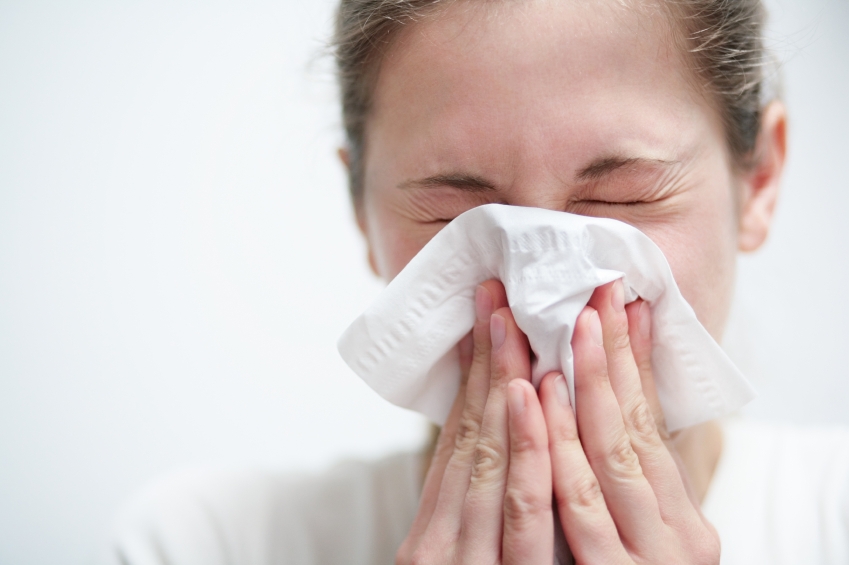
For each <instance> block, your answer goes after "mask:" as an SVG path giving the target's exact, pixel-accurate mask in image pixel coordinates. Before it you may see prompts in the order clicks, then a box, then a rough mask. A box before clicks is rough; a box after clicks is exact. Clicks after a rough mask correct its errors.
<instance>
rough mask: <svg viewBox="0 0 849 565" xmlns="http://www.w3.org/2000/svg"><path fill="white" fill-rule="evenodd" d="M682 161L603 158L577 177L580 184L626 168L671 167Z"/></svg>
mask: <svg viewBox="0 0 849 565" xmlns="http://www.w3.org/2000/svg"><path fill="white" fill-rule="evenodd" d="M680 164H681V163H680V161H667V160H664V159H646V158H643V157H603V158H601V159H599V160H597V161H594V162H593V163H591V164H590V165H589V166H587V167H584V168H583V169H581V170H580V171H579V172H578V174H576V175H575V180H576V181H578V182H583V181H588V180H599V179H601V178H603V177H605V176H607V175H609V174H611V173H613V172H614V171H617V170H619V169H623V168H625V167H632V166H633V167H636V166H649V167H671V166H674V165H680Z"/></svg>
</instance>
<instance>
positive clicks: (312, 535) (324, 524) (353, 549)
mask: <svg viewBox="0 0 849 565" xmlns="http://www.w3.org/2000/svg"><path fill="white" fill-rule="evenodd" d="M420 476H421V458H420V456H419V455H417V454H400V455H396V456H393V457H388V458H385V459H381V460H378V461H372V462H363V461H349V462H345V463H341V464H339V465H336V466H335V467H333V468H332V469H330V470H329V471H327V472H324V473H320V474H315V475H306V474H299V475H294V474H284V473H273V472H215V471H185V472H181V473H177V474H173V475H171V476H168V477H165V478H163V479H161V480H159V481H157V482H155V483H154V484H153V485H151V486H150V487H148V488H147V489H145V490H144V491H143V492H141V493H140V494H139V495H137V496H136V497H135V498H134V499H133V500H132V501H131V502H130V503H129V504H128V505H127V507H126V508H125V509H124V510H123V512H122V513H121V514H120V516H119V518H118V520H117V522H116V528H115V532H114V535H113V542H112V544H111V547H110V554H111V557H110V559H111V560H112V562H113V563H121V564H129V565H161V564H165V563H168V564H171V565H194V564H198V565H200V564H204V565H218V564H224V563H227V564H250V565H264V564H266V563H298V564H311V563H381V562H385V563H391V562H392V561H393V559H394V553H395V549H396V548H397V546H398V545H399V544H400V542H401V540H402V539H403V536H404V535H405V534H406V532H407V530H408V529H409V525H410V524H411V523H412V519H413V516H414V514H415V509H416V505H417V503H418V496H419V482H420V481H419V478H420Z"/></svg>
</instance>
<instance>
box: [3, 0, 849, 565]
mask: <svg viewBox="0 0 849 565" xmlns="http://www.w3.org/2000/svg"><path fill="white" fill-rule="evenodd" d="M332 4H333V2H331V1H330V0H321V1H318V0H308V1H306V0H276V1H274V2H272V1H270V0H268V1H256V2H246V1H243V0H242V1H239V2H235V1H218V2H204V3H193V2H190V1H188V0H169V1H167V2H166V1H152V0H145V1H144V2H142V1H138V0H136V1H127V2H106V1H101V2H97V1H92V0H87V1H79V2H75V3H68V2H47V1H41V0H29V1H27V2H21V1H13V0H0V565H7V564H9V565H11V564H21V565H25V564H44V565H47V564H54V563H70V564H82V563H86V562H90V561H93V560H94V559H95V557H96V555H97V551H98V548H100V547H102V546H103V545H104V544H105V540H106V536H107V532H108V528H109V522H110V518H111V517H112V515H113V514H114V513H115V511H116V510H117V508H118V507H119V506H120V504H121V502H122V501H123V500H125V499H126V498H127V497H128V496H129V495H130V494H131V493H132V492H133V491H134V490H137V489H138V488H139V487H141V486H142V485H143V484H144V483H146V482H148V481H150V480H152V479H153V478H154V477H156V476H157V475H159V474H161V473H165V472H168V471H169V470H173V469H175V468H179V467H186V466H198V465H215V466H222V467H244V466H262V467H269V468H286V469H289V468H302V469H320V468H322V467H324V466H326V465H328V464H329V463H330V462H331V461H333V460H334V459H337V458H339V457H343V456H358V457H374V456H378V455H380V454H382V453H385V452H386V451H388V450H391V449H398V448H404V447H407V448H409V447H415V446H416V445H418V444H419V443H420V442H421V441H422V437H423V430H424V423H423V422H422V421H421V420H420V418H419V417H417V416H414V415H412V414H409V413H406V412H404V411H402V410H400V409H396V408H393V407H391V406H388V405H386V404H385V403H384V402H383V401H381V400H379V399H377V398H376V397H375V395H373V394H372V393H371V392H370V391H369V390H368V389H367V388H366V387H365V386H364V385H363V384H361V383H360V382H359V381H358V380H357V379H356V378H355V377H354V376H353V375H352V374H351V373H350V372H349V371H348V370H347V369H346V368H345V367H344V365H343V364H342V362H341V361H340V360H339V358H338V356H337V355H336V352H335V346H334V342H335V339H336V337H337V336H338V335H339V333H341V331H342V330H343V329H344V327H345V326H346V324H347V323H348V322H349V321H350V320H351V319H353V318H354V317H355V316H356V314H357V313H359V311H360V310H362V309H363V308H364V307H365V306H366V305H367V304H368V303H369V302H370V300H371V299H372V298H374V296H375V295H376V293H377V292H378V291H379V289H380V284H379V283H378V282H377V281H375V280H374V279H373V278H372V277H371V276H370V274H369V273H368V271H367V269H366V266H365V259H364V249H363V246H362V244H361V242H360V241H359V238H358V235H357V233H356V231H355V229H354V225H353V222H352V219H351V214H350V211H349V209H348V203H347V196H346V189H345V186H344V176H343V173H342V170H341V167H340V166H339V165H338V164H337V163H336V161H335V156H334V149H335V147H336V146H337V145H338V143H339V142H340V139H341V134H340V131H339V119H338V117H337V108H336V105H335V99H334V96H335V90H334V87H333V83H332V77H331V76H330V74H329V70H328V69H329V65H328V63H329V61H328V60H327V59H326V58H322V51H323V49H324V42H325V40H326V38H327V36H328V33H329V29H330V22H331V14H332V8H333V5H332ZM770 38H771V40H772V42H773V44H774V45H775V46H776V47H777V52H778V55H779V57H780V59H781V60H782V61H783V64H784V74H785V82H786V99H787V101H788V103H789V106H790V109H791V116H792V118H791V152H790V166H789V169H788V174H787V177H786V183H785V193H784V197H783V200H782V202H781V207H780V210H779V214H778V218H777V221H776V226H775V232H774V236H773V238H772V239H771V241H770V243H769V245H768V246H767V248H766V249H765V250H764V251H763V252H762V253H761V254H759V255H758V256H755V257H750V258H745V259H743V260H742V261H741V279H740V285H739V293H738V301H737V306H736V310H735V314H734V321H733V324H732V329H731V332H730V335H729V339H728V343H727V346H728V348H729V350H730V351H731V352H732V354H733V355H734V357H735V358H737V359H738V360H739V362H740V364H741V366H742V367H743V368H744V369H745V370H746V371H747V372H749V374H750V375H751V376H752V378H753V380H754V381H755V383H756V385H757V386H758V388H759V389H760V390H761V397H760V399H759V400H757V401H756V402H755V403H754V404H753V405H752V406H751V408H750V409H749V412H750V413H751V414H754V415H756V416H758V417H762V418H770V419H782V420H791V421H795V422H800V423H822V422H840V423H843V424H849V410H847V409H846V407H845V406H846V403H847V401H849V370H847V368H846V364H847V361H846V360H847V351H849V329H847V324H846V321H845V320H847V318H849V297H848V296H847V288H849V253H847V251H846V250H845V246H846V244H847V242H849V222H847V214H849V172H847V171H846V166H847V163H849V135H847V133H849V2H847V1H846V0H818V1H812V0H794V1H792V2H791V1H790V0H775V2H773V26H772V31H771V32H770Z"/></svg>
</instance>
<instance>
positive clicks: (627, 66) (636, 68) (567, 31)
mask: <svg viewBox="0 0 849 565" xmlns="http://www.w3.org/2000/svg"><path fill="white" fill-rule="evenodd" d="M374 96H375V98H374V106H373V112H372V115H371V117H370V119H369V122H368V124H367V133H366V152H365V163H364V165H365V166H364V187H365V190H364V195H363V201H362V202H361V205H360V207H359V210H358V215H359V220H360V225H361V226H362V228H363V231H364V233H365V234H366V237H367V239H368V244H369V251H370V258H371V262H372V265H373V267H374V269H375V270H376V271H377V272H378V274H379V275H380V276H382V277H384V278H386V279H391V278H393V277H394V276H395V275H397V274H398V272H399V271H401V269H403V268H404V266H405V265H406V264H407V263H408V262H409V261H410V259H411V258H412V257H413V256H414V255H415V254H416V253H417V252H418V251H419V250H420V249H421V248H422V247H423V246H424V245H425V244H426V243H427V242H428V241H429V240H430V238H432V237H433V236H434V235H435V234H436V233H437V232H438V231H439V230H440V229H442V227H444V226H445V225H446V224H447V223H448V222H449V221H451V219H452V218H454V217H456V216H457V215H459V214H461V213H463V212H465V211H466V210H469V209H470V208H473V207H475V206H479V205H481V204H485V203H491V202H497V203H502V204H510V205H515V206H534V207H539V208H547V209H551V210H560V211H563V212H571V213H575V214H584V215H589V216H603V217H608V218H615V219H617V220H621V221H623V222H626V223H628V224H631V225H633V226H635V227H637V228H639V229H640V230H641V231H643V232H644V233H646V234H647V235H648V236H649V237H650V238H651V239H652V240H654V242H655V243H656V244H657V245H659V246H660V248H661V249H662V250H663V252H664V253H665V255H666V257H667V259H668V260H669V263H670V265H671V267H672V271H673V273H674V274H675V278H676V280H677V282H678V284H679V286H680V287H681V291H682V292H683V294H684V296H685V298H686V299H687V300H688V301H689V302H690V304H691V305H692V306H693V308H694V309H695V311H696V313H697V315H698V317H699V319H700V320H701V321H702V323H703V324H704V325H705V326H706V327H707V328H708V330H709V331H710V332H711V333H712V334H713V335H714V336H715V337H716V338H717V339H719V338H720V336H721V331H722V327H723V325H724V322H725V318H726V316H727V312H728V309H729V304H730V300H731V295H732V290H733V275H734V266H735V255H736V251H737V248H738V225H739V222H740V218H739V214H738V212H737V210H738V208H739V206H740V202H739V201H738V197H737V195H738V193H739V191H738V190H736V188H735V187H736V186H737V184H738V183H737V180H738V179H736V178H735V176H734V174H733V173H732V167H731V163H730V157H729V155H728V152H727V146H726V143H725V138H724V133H723V129H722V126H721V124H720V121H719V119H718V115H717V113H716V112H715V111H714V110H713V109H712V108H711V106H710V104H709V103H708V102H707V101H706V100H705V99H704V98H702V97H700V96H699V94H698V90H697V87H696V86H695V81H694V80H693V76H692V74H691V71H689V70H688V69H687V67H686V65H685V62H684V60H683V59H682V54H681V53H680V48H678V47H676V46H675V44H674V43H673V42H672V39H671V30H670V24H669V21H668V19H667V17H666V15H665V14H664V13H663V12H661V11H660V10H658V9H655V10H654V11H649V10H643V11H642V12H638V11H636V10H635V9H633V8H626V7H623V6H622V5H621V4H620V3H618V2H614V1H611V2H607V3H604V2H564V1H562V0H558V1H554V0H530V1H523V2H495V3H492V2H486V3H484V2H480V3H472V2H463V1H460V2H456V3H453V4H451V5H450V6H449V7H448V8H447V9H445V11H444V12H442V13H441V14H440V15H439V16H438V17H436V18H434V19H431V20H429V21H427V22H422V23H418V24H414V25H412V26H410V27H409V28H407V29H406V30H405V31H404V32H403V34H402V35H401V36H400V37H399V39H398V41H397V43H396V44H395V45H394V46H393V47H392V48H391V50H390V52H389V53H388V54H387V56H386V58H385V60H384V62H383V65H382V68H381V71H380V74H379V76H378V79H377V83H376V87H375V94H374Z"/></svg>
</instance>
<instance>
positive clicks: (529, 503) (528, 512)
mask: <svg viewBox="0 0 849 565" xmlns="http://www.w3.org/2000/svg"><path fill="white" fill-rule="evenodd" d="M550 511H551V500H550V499H549V500H542V499H540V498H539V497H538V496H535V495H533V494H531V493H528V492H525V491H523V490H521V489H518V488H509V487H508V488H507V490H506V491H505V492H504V519H505V520H509V521H510V522H511V527H513V528H518V529H522V526H523V525H525V524H529V523H531V522H533V523H536V518H538V517H540V516H543V515H545V514H546V513H547V512H550Z"/></svg>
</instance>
